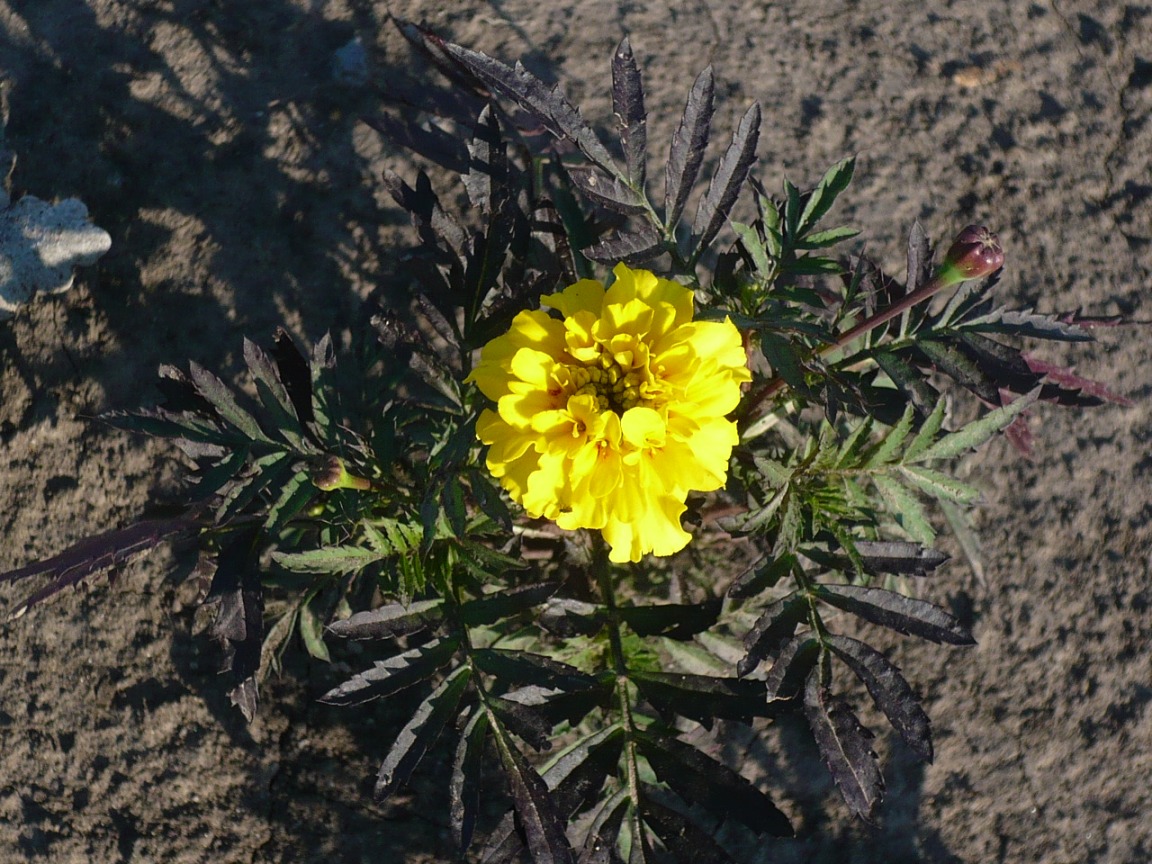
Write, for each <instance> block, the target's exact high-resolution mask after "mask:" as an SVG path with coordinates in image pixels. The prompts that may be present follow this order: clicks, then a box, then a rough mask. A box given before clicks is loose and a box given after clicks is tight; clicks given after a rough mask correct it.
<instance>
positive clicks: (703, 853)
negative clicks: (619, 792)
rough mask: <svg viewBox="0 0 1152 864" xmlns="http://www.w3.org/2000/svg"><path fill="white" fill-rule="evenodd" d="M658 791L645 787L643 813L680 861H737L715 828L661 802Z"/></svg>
mask: <svg viewBox="0 0 1152 864" xmlns="http://www.w3.org/2000/svg"><path fill="white" fill-rule="evenodd" d="M658 793H659V790H657V789H651V790H647V789H646V790H645V794H644V795H642V796H641V798H640V816H641V818H643V820H644V824H645V825H647V826H648V828H649V829H650V830H651V831H652V833H653V834H655V835H656V836H657V837H659V838H660V842H661V843H663V844H664V848H665V849H667V850H668V852H669V853H670V854H671V855H672V857H673V858H674V859H675V860H676V861H678V862H682V864H736V862H735V861H734V859H733V858H732V857H731V856H730V855H729V854H728V853H727V852H725V851H724V849H723V848H722V847H721V846H720V844H718V843H717V842H716V838H715V836H714V835H713V834H712V833H711V832H708V831H705V830H704V829H702V828H701V827H700V826H699V825H697V824H696V823H695V822H693V821H692V820H691V819H689V818H688V817H687V816H685V815H684V814H683V813H681V812H680V811H679V810H674V809H673V808H671V807H666V806H664V805H663V804H661V803H660V802H658V801H657V800H656V796H657V794H658Z"/></svg>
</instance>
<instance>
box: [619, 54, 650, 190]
mask: <svg viewBox="0 0 1152 864" xmlns="http://www.w3.org/2000/svg"><path fill="white" fill-rule="evenodd" d="M612 110H613V112H615V114H616V123H617V125H618V126H619V127H620V146H621V147H622V148H623V150H624V159H625V162H626V163H627V165H628V180H629V182H630V183H631V184H632V185H633V186H634V187H635V188H637V189H643V188H644V156H645V151H646V150H647V148H648V114H647V112H646V111H645V110H644V85H643V82H642V81H641V79H640V69H639V68H638V67H637V66H636V58H635V57H634V56H633V55H632V45H631V43H630V42H629V41H628V37H627V36H625V37H624V38H623V39H621V40H620V44H619V45H617V46H616V51H615V53H613V55H612Z"/></svg>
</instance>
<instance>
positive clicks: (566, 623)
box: [539, 597, 608, 638]
mask: <svg viewBox="0 0 1152 864" xmlns="http://www.w3.org/2000/svg"><path fill="white" fill-rule="evenodd" d="M607 620H608V618H607V614H606V610H605V608H604V607H603V606H600V605H598V604H596V603H588V602H587V601H584V600H573V599H572V598H571V597H552V598H549V600H548V601H547V602H546V603H545V604H544V608H543V610H541V612H540V618H539V622H540V626H541V627H543V628H544V629H545V630H547V631H548V632H549V633H552V634H553V635H556V636H559V637H561V638H568V637H571V636H576V635H580V636H592V635H594V634H596V633H599V632H600V629H601V628H602V627H603V626H604V624H605V622H606V621H607Z"/></svg>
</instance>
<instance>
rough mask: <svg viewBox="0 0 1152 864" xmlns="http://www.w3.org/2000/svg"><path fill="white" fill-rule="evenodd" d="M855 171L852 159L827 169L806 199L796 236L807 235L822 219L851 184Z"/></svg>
mask: <svg viewBox="0 0 1152 864" xmlns="http://www.w3.org/2000/svg"><path fill="white" fill-rule="evenodd" d="M855 170H856V159H855V158H854V157H849V158H847V159H843V160H841V161H840V162H837V163H836V164H835V165H833V166H832V167H831V168H829V169H828V171H827V172H826V173H825V174H824V176H823V178H821V180H820V182H819V183H818V184H817V185H816V188H815V189H814V190H813V191H812V194H811V195H810V196H809V197H808V203H807V204H806V205H805V206H804V212H803V213H801V214H800V222H799V226H798V230H797V232H796V233H797V235H804V234H807V233H808V232H809V231H811V230H812V228H813V226H815V225H816V223H817V222H819V221H820V220H821V219H822V218H823V217H824V214H825V213H827V212H828V211H829V210H830V209H831V208H832V205H833V204H834V203H835V202H836V198H837V196H838V195H839V194H840V193H841V192H843V191H844V190H845V189H847V188H848V184H849V183H851V182H852V174H853V173H854V172H855ZM809 239H810V238H809Z"/></svg>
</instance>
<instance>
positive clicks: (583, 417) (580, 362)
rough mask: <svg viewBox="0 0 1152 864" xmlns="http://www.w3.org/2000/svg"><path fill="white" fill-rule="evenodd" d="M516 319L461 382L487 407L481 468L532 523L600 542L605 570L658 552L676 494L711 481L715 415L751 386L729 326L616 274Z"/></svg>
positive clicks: (675, 528) (720, 452) (667, 292)
mask: <svg viewBox="0 0 1152 864" xmlns="http://www.w3.org/2000/svg"><path fill="white" fill-rule="evenodd" d="M613 272H614V273H615V276H616V280H615V281H614V282H613V283H612V286H611V287H610V288H608V289H605V288H604V286H603V285H602V284H601V283H600V282H597V281H594V280H591V279H582V280H580V281H579V282H577V283H576V284H574V285H570V286H568V287H567V288H565V289H564V290H563V291H562V292H560V293H559V294H551V295H548V296H545V297H542V298H541V302H542V303H544V304H545V305H547V306H550V307H551V308H553V309H555V310H556V311H557V312H559V313H560V315H561V316H562V318H558V317H554V316H552V315H550V314H548V313H547V312H545V311H543V310H536V311H525V312H521V313H520V314H518V315H517V316H516V318H515V319H514V320H513V322H512V326H511V328H510V329H509V331H508V332H507V333H506V334H505V335H503V336H499V337H497V338H496V339H493V340H492V341H491V342H489V343H488V344H487V345H485V346H484V348H483V350H482V351H481V355H480V362H479V363H478V364H477V366H476V368H475V369H474V370H473V371H472V374H471V375H469V376H468V378H469V380H471V381H475V382H476V384H477V385H478V386H479V388H480V390H481V391H482V392H483V393H484V395H485V396H487V397H488V398H489V399H491V400H492V401H493V402H495V403H496V410H495V411H493V410H490V409H485V410H484V412H483V413H482V414H481V415H480V417H479V419H478V420H477V423H476V433H477V435H478V437H479V438H480V440H481V441H483V442H484V443H485V444H487V445H489V450H488V470H489V471H491V472H492V474H493V476H495V477H497V478H499V480H500V483H501V484H502V485H503V486H504V488H505V489H507V490H508V492H509V493H510V494H511V495H512V497H513V498H514V499H515V500H516V501H517V502H519V503H520V504H521V505H522V506H523V507H524V509H525V510H527V511H528V513H529V514H530V515H532V516H534V517H537V516H544V517H546V518H548V519H552V520H553V521H555V522H556V524H558V525H559V526H560V527H561V528H567V529H576V528H591V529H597V530H599V531H601V532H602V534H603V536H604V539H605V540H606V541H607V542H608V544H609V546H610V547H611V556H610V557H611V559H612V560H613V561H618V562H622V561H639V560H640V558H641V556H643V555H644V554H646V553H648V552H652V553H654V554H656V555H671V554H672V553H674V552H677V551H679V550H680V549H682V548H684V546H685V544H686V543H687V542H688V540H689V539H691V535H690V534H688V533H687V532H686V531H685V530H684V529H683V528H682V527H681V526H680V514H681V513H683V512H684V510H685V504H684V499H685V498H686V497H687V495H688V493H689V492H690V491H693V490H695V491H708V490H711V489H717V488H719V487H720V486H722V485H723V484H724V480H725V477H726V476H727V473H728V459H729V457H730V456H731V453H732V447H733V445H734V444H735V443H736V441H737V433H736V424H735V423H733V422H732V421H730V420H727V419H725V415H727V414H729V413H730V412H731V411H733V410H734V409H735V408H736V405H737V403H738V402H739V401H740V385H741V383H743V382H745V381H749V380H751V375H750V374H749V372H748V368H747V362H748V360H747V356H746V355H745V353H744V346H743V342H742V340H741V337H740V332H739V331H738V330H737V329H736V327H735V326H734V325H733V324H732V322H731V321H729V320H727V319H725V320H724V321H723V322H722V323H721V322H710V321H693V320H692V313H693V306H692V292H691V291H690V290H688V289H687V288H685V287H684V286H682V285H679V284H677V283H675V282H671V281H669V280H667V279H661V278H659V277H657V276H656V275H655V274H653V273H650V272H648V271H647V270H632V269H630V268H628V267H627V266H625V265H624V264H618V265H617V266H616V268H615V270H614V271H613Z"/></svg>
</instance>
